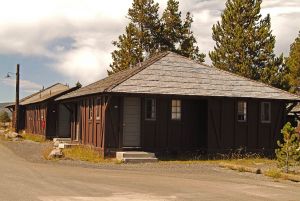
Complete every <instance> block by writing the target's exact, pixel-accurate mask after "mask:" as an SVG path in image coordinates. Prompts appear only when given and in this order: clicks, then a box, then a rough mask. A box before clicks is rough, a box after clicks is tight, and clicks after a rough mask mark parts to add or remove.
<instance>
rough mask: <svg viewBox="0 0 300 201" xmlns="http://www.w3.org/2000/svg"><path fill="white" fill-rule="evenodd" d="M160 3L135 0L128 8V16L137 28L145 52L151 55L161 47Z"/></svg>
mask: <svg viewBox="0 0 300 201" xmlns="http://www.w3.org/2000/svg"><path fill="white" fill-rule="evenodd" d="M158 9H159V5H158V3H154V1H153V0H133V3H132V8H129V10H128V18H129V19H130V21H131V23H132V24H133V25H134V26H135V27H136V28H137V31H136V32H137V37H138V40H139V42H140V46H141V48H142V50H143V53H144V54H146V55H151V54H153V53H155V52H156V51H157V49H158V47H159V37H160V33H161V24H160V21H159V14H158Z"/></svg>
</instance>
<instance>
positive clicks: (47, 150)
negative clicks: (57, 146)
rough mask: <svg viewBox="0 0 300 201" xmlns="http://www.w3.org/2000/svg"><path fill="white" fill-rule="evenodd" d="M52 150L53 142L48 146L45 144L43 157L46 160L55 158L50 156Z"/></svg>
mask: <svg viewBox="0 0 300 201" xmlns="http://www.w3.org/2000/svg"><path fill="white" fill-rule="evenodd" d="M52 150H53V146H52V144H49V145H48V146H45V147H44V148H43V149H42V157H43V158H44V159H46V160H54V159H53V158H49V154H50V153H51V151H52Z"/></svg>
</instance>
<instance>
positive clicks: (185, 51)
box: [178, 12, 205, 62]
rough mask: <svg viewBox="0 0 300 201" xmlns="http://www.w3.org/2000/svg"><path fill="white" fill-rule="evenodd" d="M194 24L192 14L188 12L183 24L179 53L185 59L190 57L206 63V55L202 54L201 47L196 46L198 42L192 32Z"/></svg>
mask: <svg viewBox="0 0 300 201" xmlns="http://www.w3.org/2000/svg"><path fill="white" fill-rule="evenodd" d="M192 23H193V18H192V16H191V14H190V12H188V13H187V14H186V18H185V21H184V24H183V28H182V35H181V38H182V39H181V43H180V47H179V50H178V52H179V54H181V55H183V56H185V57H189V58H191V59H193V60H196V61H199V62H204V58H205V54H203V53H200V52H199V47H198V46H197V45H196V44H197V41H196V38H195V37H194V34H193V31H192Z"/></svg>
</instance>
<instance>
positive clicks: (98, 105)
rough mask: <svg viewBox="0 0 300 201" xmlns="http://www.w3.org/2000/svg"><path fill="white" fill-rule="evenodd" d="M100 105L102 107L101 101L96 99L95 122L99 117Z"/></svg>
mask: <svg viewBox="0 0 300 201" xmlns="http://www.w3.org/2000/svg"><path fill="white" fill-rule="evenodd" d="M101 105H102V99H101V98H100V97H99V98H96V120H99V119H100V117H101Z"/></svg>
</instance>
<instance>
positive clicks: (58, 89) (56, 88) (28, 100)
mask: <svg viewBox="0 0 300 201" xmlns="http://www.w3.org/2000/svg"><path fill="white" fill-rule="evenodd" d="M74 89H75V88H71V89H70V88H69V86H67V85H63V84H61V83H56V84H54V85H52V86H50V87H48V88H46V89H43V90H41V91H38V92H36V93H33V94H31V95H29V96H26V97H25V98H23V99H21V100H20V103H19V104H20V105H29V104H34V103H40V102H43V101H46V100H49V99H51V98H55V97H57V96H59V95H60V94H64V93H68V92H70V91H71V90H74ZM14 104H15V103H13V104H11V105H8V106H6V107H12V106H14Z"/></svg>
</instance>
